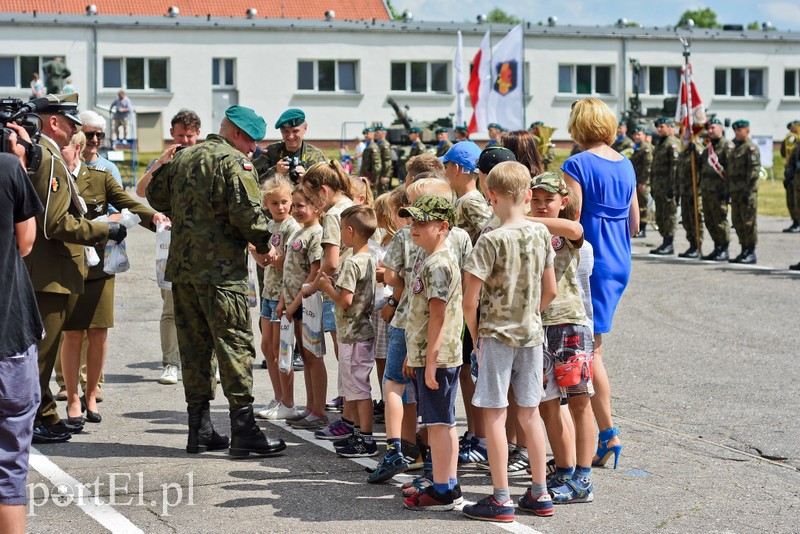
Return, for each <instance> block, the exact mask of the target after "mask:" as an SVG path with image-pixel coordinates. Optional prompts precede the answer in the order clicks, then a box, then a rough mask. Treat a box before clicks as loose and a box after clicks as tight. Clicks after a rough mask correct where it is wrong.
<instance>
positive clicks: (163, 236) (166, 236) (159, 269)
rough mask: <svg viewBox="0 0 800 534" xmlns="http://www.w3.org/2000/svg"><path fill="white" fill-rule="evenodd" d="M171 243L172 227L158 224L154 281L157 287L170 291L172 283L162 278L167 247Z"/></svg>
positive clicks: (162, 223)
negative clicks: (156, 282)
mask: <svg viewBox="0 0 800 534" xmlns="http://www.w3.org/2000/svg"><path fill="white" fill-rule="evenodd" d="M170 243H172V225H171V223H169V222H163V221H162V222H159V223H158V224H156V280H157V281H158V287H160V288H161V289H166V290H167V291H169V290H171V289H172V282H170V281H168V280H166V279H165V278H164V274H165V272H166V270H167V259H169V245H170Z"/></svg>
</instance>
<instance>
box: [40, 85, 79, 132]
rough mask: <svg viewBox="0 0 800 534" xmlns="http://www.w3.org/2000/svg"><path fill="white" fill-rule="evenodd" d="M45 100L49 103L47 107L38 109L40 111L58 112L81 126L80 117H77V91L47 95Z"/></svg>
mask: <svg viewBox="0 0 800 534" xmlns="http://www.w3.org/2000/svg"><path fill="white" fill-rule="evenodd" d="M47 100H48V101H49V102H50V103H49V105H48V106H47V108H45V109H42V110H40V112H41V113H58V114H59V115H64V116H65V117H66V118H68V119H69V120H71V121H72V122H74V123H75V124H77V125H78V126H83V123H82V122H81V119H80V118H78V93H69V94H64V95H47Z"/></svg>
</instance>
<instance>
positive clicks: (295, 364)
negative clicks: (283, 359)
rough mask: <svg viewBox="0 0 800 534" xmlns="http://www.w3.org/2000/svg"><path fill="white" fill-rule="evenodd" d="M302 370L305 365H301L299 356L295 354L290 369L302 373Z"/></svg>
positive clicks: (301, 361) (301, 360) (301, 359)
mask: <svg viewBox="0 0 800 534" xmlns="http://www.w3.org/2000/svg"><path fill="white" fill-rule="evenodd" d="M304 368H305V364H304V363H303V358H301V357H300V355H299V354H297V353H296V352H295V353H294V357H293V358H292V369H294V370H295V371H302V370H303V369H304Z"/></svg>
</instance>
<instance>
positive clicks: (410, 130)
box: [408, 126, 422, 134]
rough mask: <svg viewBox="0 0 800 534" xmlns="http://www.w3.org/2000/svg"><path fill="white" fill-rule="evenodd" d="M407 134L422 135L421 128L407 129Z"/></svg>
mask: <svg viewBox="0 0 800 534" xmlns="http://www.w3.org/2000/svg"><path fill="white" fill-rule="evenodd" d="M408 133H416V134H421V133H422V128H417V127H416V126H413V127H411V128H409V130H408Z"/></svg>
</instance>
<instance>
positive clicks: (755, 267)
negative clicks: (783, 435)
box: [631, 252, 800, 275]
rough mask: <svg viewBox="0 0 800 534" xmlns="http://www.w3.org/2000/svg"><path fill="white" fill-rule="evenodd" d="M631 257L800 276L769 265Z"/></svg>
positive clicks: (640, 254) (638, 254) (642, 255)
mask: <svg viewBox="0 0 800 534" xmlns="http://www.w3.org/2000/svg"><path fill="white" fill-rule="evenodd" d="M631 256H632V257H636V258H639V259H643V258H647V259H650V260H661V261H665V262H669V263H694V264H697V265H719V266H720V267H725V268H726V269H739V270H742V271H771V272H775V273H781V274H784V273H788V274H792V273H794V274H798V275H800V271H792V270H789V269H783V268H779V267H770V266H769V265H742V264H741V263H729V262H727V261H725V262H720V261H711V260H694V259H691V258H678V257H677V256H658V255H656V254H649V253H647V252H631Z"/></svg>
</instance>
